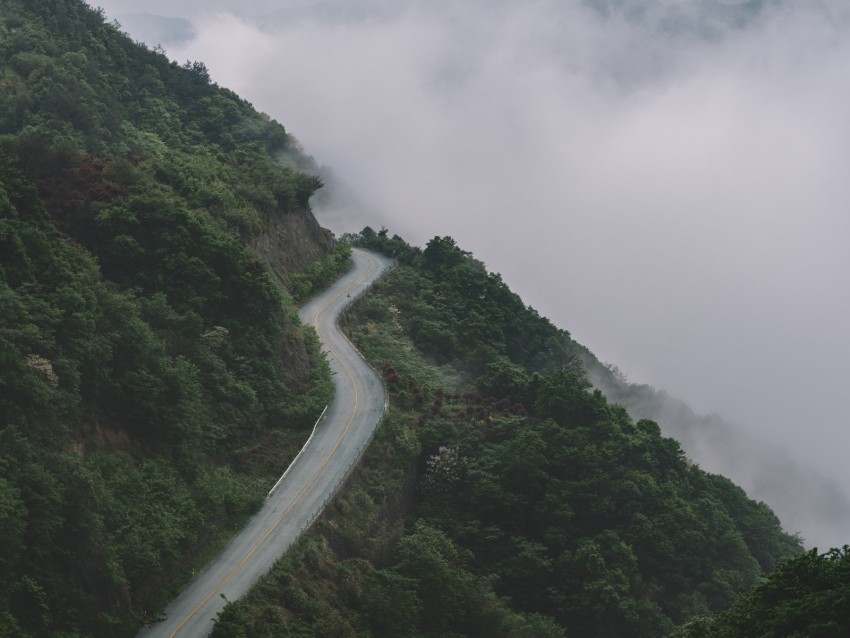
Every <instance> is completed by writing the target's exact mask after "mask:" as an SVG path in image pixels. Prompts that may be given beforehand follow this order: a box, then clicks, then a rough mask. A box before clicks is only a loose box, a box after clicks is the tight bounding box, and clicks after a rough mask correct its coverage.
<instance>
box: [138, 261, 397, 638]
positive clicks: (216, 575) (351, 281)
mask: <svg viewBox="0 0 850 638" xmlns="http://www.w3.org/2000/svg"><path fill="white" fill-rule="evenodd" d="M352 261H353V267H352V269H351V270H350V271H349V272H348V273H347V274H346V275H344V276H343V277H342V278H341V279H339V280H338V281H337V282H336V283H334V284H333V285H332V286H331V287H330V288H329V289H328V290H326V291H325V292H323V293H322V294H320V295H318V296H317V297H315V298H314V299H312V300H311V301H310V302H309V303H307V304H306V305H305V306H304V307H303V308H302V309H301V310H300V311H299V313H298V314H299V316H300V317H301V320H302V321H303V322H304V323H309V324H311V325H312V326H313V327H314V328H315V329H316V331H317V332H318V334H319V337H320V338H321V340H322V343H323V348H324V350H325V351H326V352H327V353H328V357H329V361H330V366H331V370H332V372H333V373H334V374H333V378H334V384H335V386H336V392H335V395H334V399H333V402H332V403H331V404H330V406H329V407H328V409H327V412H326V413H325V416H324V418H323V419H322V420H321V422H320V423H319V424H318V426H317V427H316V431H315V436H314V437H313V439H312V440H311V441H310V443H309V445H308V446H307V447H306V448H305V449H304V451H303V454H301V455H300V456H299V457H298V459H297V461H296V462H295V463H294V464H293V466H292V468H291V469H290V471H289V473H288V474H287V476H286V479H285V480H284V481H283V482H281V484H280V485H279V486H278V487H277V489H276V490H275V491H274V493H273V494H272V495H271V496H270V497H269V498H268V499H267V501H266V503H265V505H264V506H263V508H262V509H261V510H260V511H259V512H258V513H257V514H256V515H254V517H253V518H251V520H250V521H249V522H248V524H247V525H246V526H245V527H244V528H243V529H242V531H241V532H240V533H239V534H238V536H236V537H235V538H234V539H233V540H232V541H231V542H230V544H229V545H228V546H227V547H226V548H225V550H224V551H223V552H222V553H221V555H219V556H218V558H216V559H215V560H214V561H213V562H212V563H211V564H210V565H209V567H207V568H206V570H204V572H203V573H201V574H200V575H199V576H198V577H197V578H196V579H195V581H194V582H192V584H191V585H189V587H187V588H186V589H185V590H184V591H183V593H181V594H180V595H179V596H178V597H177V598H176V599H175V600H174V601H173V602H172V603H171V604H170V605H169V606H168V608H167V609H166V610H165V614H166V617H167V618H166V620H163V621H161V622H158V623H156V624H154V625H152V626H151V627H149V628H147V629H144V630H143V631H142V632H141V633H140V634H139V637H145V638H154V637H156V638H160V637H167V638H177V637H178V636H179V637H181V638H182V637H185V638H190V637H191V638H198V637H203V636H207V635H208V634H209V633H210V632H211V631H212V628H213V622H214V619H215V617H216V614H218V612H220V611H221V610H222V608H223V607H224V605H225V603H226V600H236V599H238V598H240V597H242V596H243V595H244V594H245V593H246V592H247V591H248V589H250V587H251V586H252V585H253V584H254V583H255V582H256V581H257V580H259V578H261V577H262V576H263V575H265V574H266V573H267V572H268V571H269V569H270V568H271V566H272V565H273V564H274V562H275V561H276V560H277V559H278V558H280V557H281V556H282V555H283V554H284V553H285V552H286V550H287V549H289V547H290V546H291V545H292V544H293V543H294V542H295V540H296V539H297V538H298V537H299V536H300V535H301V533H302V532H303V531H304V529H305V528H306V527H307V526H308V525H309V524H310V523H311V522H312V521H313V519H314V518H315V517H316V515H317V514H318V512H319V511H320V510H321V508H322V507H323V506H324V504H325V503H326V502H327V500H328V499H329V498H330V497H331V496H332V495H333V493H334V491H335V490H336V488H337V487H338V486H339V484H340V483H341V481H342V480H343V479H344V478H345V476H346V475H347V473H348V470H349V469H350V468H351V466H352V465H353V464H354V463H355V462H356V461H357V459H358V458H359V457H360V455H361V453H362V451H363V449H364V448H365V446H366V444H367V443H368V442H369V439H370V438H371V435H372V432H373V431H374V429H375V426H376V425H377V424H378V421H379V420H380V418H381V416H382V414H383V412H384V409H385V407H386V400H387V398H386V390H385V389H384V386H383V383H382V382H381V379H380V377H378V375H377V374H376V373H375V371H374V370H373V369H372V368H370V367H369V365H368V364H367V363H366V362H365V361H364V360H363V358H362V357H361V356H360V355H359V354H358V352H357V351H356V350H355V349H354V347H353V346H352V345H351V343H350V342H349V341H348V339H346V338H345V336H344V335H343V334H342V331H341V330H340V329H339V328H338V327H337V320H338V318H339V314H340V313H341V312H342V311H343V309H344V308H345V306H346V305H347V304H348V303H349V302H350V301H351V299H353V298H355V297H356V296H357V295H359V294H360V293H361V292H363V291H364V290H365V289H366V288H367V287H368V286H369V284H371V283H372V282H373V281H374V280H375V279H377V278H378V277H380V275H381V274H382V273H383V272H384V271H385V270H386V268H387V267H389V265H390V263H391V261H390V260H389V259H388V258H386V257H384V256H382V255H378V254H375V253H372V252H368V251H365V250H362V249H357V248H355V249H354V250H353V255H352ZM317 416H318V415H317ZM269 487H271V486H269Z"/></svg>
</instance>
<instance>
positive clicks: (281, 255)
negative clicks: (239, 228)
mask: <svg viewBox="0 0 850 638" xmlns="http://www.w3.org/2000/svg"><path fill="white" fill-rule="evenodd" d="M252 243H253V246H254V248H255V249H256V250H257V252H258V253H259V254H260V256H261V257H262V258H263V259H264V260H265V262H266V263H267V264H268V266H269V270H271V272H272V274H273V275H274V277H275V279H276V280H277V282H278V283H279V284H280V285H284V286H285V285H286V282H287V281H289V277H290V275H291V274H292V273H294V272H297V271H299V270H303V269H304V268H306V267H307V266H308V265H310V264H311V263H313V262H315V261H318V260H319V259H321V258H322V257H324V256H325V255H327V254H328V253H329V252H330V251H331V250H332V249H333V247H334V244H335V240H334V237H333V233H331V231H329V230H328V229H326V228H322V227H321V226H319V222H318V221H316V218H315V217H314V216H313V213H312V212H311V211H310V209H309V207H308V208H303V209H300V210H295V211H289V212H286V213H280V214H278V215H275V216H274V217H273V218H272V219H271V220H269V222H268V223H267V224H266V226H265V228H264V229H263V230H262V232H261V233H260V234H259V235H258V236H257V237H256V238H255V239H254V240H253V242H252Z"/></svg>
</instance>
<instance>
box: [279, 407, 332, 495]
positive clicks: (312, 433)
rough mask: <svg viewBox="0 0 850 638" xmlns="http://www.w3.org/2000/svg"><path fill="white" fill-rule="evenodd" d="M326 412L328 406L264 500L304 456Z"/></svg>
mask: <svg viewBox="0 0 850 638" xmlns="http://www.w3.org/2000/svg"><path fill="white" fill-rule="evenodd" d="M327 411H328V406H325V409H324V410H322V413H321V414H320V415H319V418H318V419H316V424H315V425H314V426H313V431H312V432H310V436H309V437H307V441H306V442H305V443H304V446H303V447H302V448H301V450H300V451H299V452H298V454H296V455H295V458H294V459H292V463H290V464H289V467H288V468H286V470H285V471H284V473H283V474H282V475H281V477H280V478H279V479H278V480H277V483H275V484H274V486H273V487H272V489H270V490H269V493H268V494H266V498H269V497H270V496H271V495H272V494H273V493H274V491H275V490H276V489H277V488H278V486H279V485H280V484H281V483H283V479H285V478H286V475H287V474H289V470H291V469H292V468H293V467H294V466H295V464H296V463H297V462H298V459H300V458H301V455H302V454H304V450H306V449H307V446H308V445H310V441H312V440H313V437H314V436H316V428H317V427H319V421H321V420H322V418H323V417H324V416H325V412H327Z"/></svg>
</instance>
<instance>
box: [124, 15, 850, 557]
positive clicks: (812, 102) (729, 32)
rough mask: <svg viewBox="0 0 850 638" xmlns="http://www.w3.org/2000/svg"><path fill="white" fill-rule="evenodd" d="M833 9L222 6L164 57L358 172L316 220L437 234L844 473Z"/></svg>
mask: <svg viewBox="0 0 850 638" xmlns="http://www.w3.org/2000/svg"><path fill="white" fill-rule="evenodd" d="M117 2H118V0H116V4H117ZM244 4H248V5H250V4H251V3H243V5H244ZM843 5H844V3H843V2H842V1H841V0H834V1H828V0H820V1H818V0H812V1H809V2H802V1H792V0H789V1H785V2H782V1H780V0H773V1H770V0H762V1H758V0H753V2H749V3H741V2H732V1H731V0H727V1H725V2H718V1H714V0H693V1H691V2H670V1H667V2H663V3H661V2H658V3H651V2H645V1H643V0H641V1H638V0H607V1H606V0H584V1H580V0H575V1H573V2H555V1H554V0H535V1H532V2H520V1H519V0H503V1H501V2H495V3H494V2H484V1H483V0H470V1H469V2H464V3H451V2H446V1H441V0H436V1H433V0H432V1H429V2H426V1H425V0H408V1H407V2H402V1H398V2H381V1H378V0H373V1H366V0H360V1H357V0H354V1H349V2H346V3H341V2H319V3H303V2H302V3H292V2H290V3H281V2H277V3H275V2H267V3H258V4H257V5H253V6H249V7H247V8H246V7H245V6H242V5H239V6H237V5H236V3H231V2H226V1H224V0H219V1H218V2H213V3H210V2H205V3H203V5H201V4H200V3H199V4H198V8H197V9H194V8H193V7H192V5H191V4H190V3H187V4H185V5H181V11H182V13H181V15H180V16H177V17H185V18H189V19H190V20H191V21H192V23H193V25H194V28H195V32H196V37H195V38H194V39H193V40H192V41H191V42H190V43H188V44H187V45H186V46H184V47H181V48H179V49H178V48H174V49H171V50H170V51H169V53H170V54H171V55H173V56H174V57H175V58H177V59H179V60H185V59H187V58H191V59H199V60H203V61H204V62H205V63H206V64H207V66H208V67H209V68H210V70H211V73H212V76H213V78H214V79H215V80H216V81H217V82H219V83H220V84H222V85H225V86H228V87H229V88H232V89H234V90H235V91H237V92H238V93H240V94H241V95H243V96H244V97H246V98H247V99H249V100H250V101H251V102H253V103H254V105H255V106H257V107H258V108H259V109H261V110H264V111H266V112H268V113H269V114H271V115H272V116H273V117H275V118H276V119H278V120H280V121H281V122H283V123H284V124H285V125H286V126H287V128H288V129H289V130H290V131H291V132H293V133H294V134H295V135H296V137H298V138H299V140H300V141H301V142H302V143H303V144H304V146H305V147H306V149H307V150H308V152H310V153H311V154H313V155H314V156H315V157H316V159H317V160H318V161H319V162H320V163H323V164H327V165H330V166H331V167H333V169H334V170H335V172H336V173H337V174H338V175H340V176H342V178H344V179H345V180H346V181H347V182H348V183H349V184H350V185H352V187H353V188H355V189H356V190H357V193H358V195H359V200H360V201H361V202H363V203H365V206H367V207H368V208H366V209H365V210H364V209H363V208H362V207H354V206H349V205H348V204H347V202H346V201H337V202H335V203H333V205H332V206H331V207H330V208H326V209H324V210H319V211H318V213H319V216H320V220H323V221H324V222H325V223H326V224H329V225H331V226H332V227H333V229H334V230H337V231H346V230H358V229H359V228H360V227H362V226H363V225H364V224H367V223H368V224H370V225H372V226H380V225H381V224H385V225H386V226H387V227H389V228H390V230H391V231H392V232H396V233H399V234H400V235H402V236H403V237H405V238H406V239H408V240H410V241H412V242H414V243H419V244H422V243H424V242H425V241H427V240H428V239H429V238H430V237H432V236H433V235H436V234H440V235H446V234H449V235H452V236H454V237H455V238H456V239H457V240H458V242H459V243H460V245H462V246H463V247H464V248H467V249H469V250H472V251H473V252H475V254H476V255H477V256H478V257H480V258H481V259H483V260H484V261H485V263H487V265H488V266H489V267H490V268H491V269H492V270H496V271H499V272H501V273H502V275H503V276H504V278H505V280H506V281H507V282H508V283H509V284H510V285H511V286H512V287H513V288H514V289H515V290H517V291H518V292H519V293H520V294H521V295H522V296H523V298H524V299H525V300H526V301H527V302H529V303H531V304H532V305H533V306H535V307H536V308H537V309H538V310H540V311H541V312H542V313H543V314H545V315H547V316H549V317H550V318H551V319H552V320H553V321H554V322H555V323H556V324H558V325H559V326H561V327H564V328H566V329H568V330H570V331H571V333H572V334H573V336H574V337H575V338H576V339H577V340H579V341H580V342H582V343H584V344H585V345H587V346H588V347H590V348H591V349H592V350H593V351H594V352H595V353H597V355H598V356H599V357H600V358H601V359H602V360H606V361H613V362H615V363H616V364H617V365H618V366H619V367H620V368H621V369H623V370H625V371H626V372H627V373H628V374H629V376H630V377H631V378H632V379H634V380H636V381H640V382H647V383H651V384H653V385H655V386H657V387H662V388H665V389H666V390H668V391H669V392H670V393H671V394H674V395H677V396H680V397H682V398H684V399H686V400H687V401H688V402H690V403H691V404H692V405H693V406H694V407H695V408H696V409H697V410H699V411H703V412H712V411H717V412H721V413H723V414H724V415H725V416H726V417H727V418H728V419H729V420H731V421H733V422H736V423H740V424H742V425H743V426H746V427H748V428H750V429H751V430H753V431H754V432H755V433H756V434H757V435H759V436H764V437H768V438H770V439H771V440H772V441H774V442H775V443H778V444H781V445H783V446H784V447H786V448H787V449H788V450H790V451H791V453H792V454H793V455H794V456H795V458H797V459H798V460H803V461H807V462H810V463H815V464H817V466H818V467H819V468H821V470H822V471H824V472H826V473H828V474H830V475H831V476H832V477H834V478H835V479H836V480H837V481H838V482H839V484H840V485H843V486H847V485H850V469H848V466H847V464H846V463H845V462H844V459H843V456H844V449H845V448H846V446H847V444H848V442H850V441H848V438H850V435H848V434H847V433H846V428H845V422H846V417H845V415H844V405H843V403H844V396H845V393H846V391H847V390H846V389H847V387H848V382H850V336H848V332H847V330H846V326H847V325H850V293H848V287H847V283H846V282H847V281H848V280H850V252H848V251H847V249H846V241H847V239H846V238H847V237H849V236H850V216H848V215H847V214H846V206H847V203H848V201H850V197H849V196H850V180H847V178H846V176H845V174H844V173H845V171H846V167H847V166H848V165H850V156H849V155H850V120H848V119H847V116H846V114H847V113H848V112H850V91H848V89H847V78H848V77H850V38H848V37H847V36H848V9H846V8H845V7H844V6H843ZM163 7H165V4H164V3H163ZM119 8H120V7H119ZM107 10H108V11H112V9H111V8H110V7H107ZM148 10H151V11H156V10H157V8H155V7H148ZM162 11H163V12H164V14H165V15H172V14H171V13H169V12H168V11H167V10H166V8H163V9H162ZM802 531H804V533H808V535H810V536H811V535H812V534H811V533H810V532H809V530H802ZM847 532H848V535H850V530H847ZM816 533H817V532H816V531H815V534H816ZM847 540H848V539H847V538H846V537H845V538H838V537H830V538H829V539H828V542H829V543H831V544H842V543H844V542H847ZM821 542H822V543H823V542H826V541H824V540H823V539H821Z"/></svg>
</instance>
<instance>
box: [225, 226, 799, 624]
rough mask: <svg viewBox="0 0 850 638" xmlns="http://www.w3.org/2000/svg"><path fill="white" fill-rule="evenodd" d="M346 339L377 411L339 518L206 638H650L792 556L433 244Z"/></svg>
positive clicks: (723, 488)
mask: <svg viewBox="0 0 850 638" xmlns="http://www.w3.org/2000/svg"><path fill="white" fill-rule="evenodd" d="M349 239H350V240H352V241H355V242H357V243H360V244H363V245H367V246H369V247H371V248H373V249H377V250H381V251H384V252H386V253H388V254H391V255H393V256H395V257H396V258H397V260H398V266H397V267H396V268H395V269H394V270H393V271H392V272H391V273H390V274H389V275H388V276H387V277H386V278H384V279H383V280H381V281H379V282H378V283H377V284H376V285H375V286H374V288H373V290H372V291H371V292H370V293H369V294H368V295H366V296H365V297H364V298H363V299H362V300H361V301H359V302H358V303H357V304H356V305H355V306H354V308H353V309H352V311H351V313H350V315H349V317H348V319H347V322H346V325H347V329H348V330H349V332H350V334H351V336H352V339H353V340H354V341H355V343H356V344H357V345H358V346H359V347H360V348H361V349H362V350H363V352H364V353H365V354H366V356H367V357H368V358H369V359H370V360H371V361H372V362H373V364H375V365H376V366H378V367H379V368H381V369H382V370H383V371H384V375H385V378H386V380H387V382H388V384H389V387H390V390H391V392H392V401H391V403H392V410H391V413H390V415H389V416H388V418H387V419H386V420H385V423H384V425H383V426H382V427H381V429H380V430H379V433H378V436H377V438H376V441H375V443H374V444H373V447H372V449H371V450H370V452H369V454H368V456H367V458H366V460H365V462H364V464H363V467H362V468H360V470H359V471H358V473H357V474H356V475H355V476H354V478H353V479H352V481H351V484H350V485H349V487H348V488H347V489H346V490H345V492H344V493H343V494H342V495H341V497H340V498H339V502H338V503H337V504H336V505H335V506H334V507H333V508H331V510H330V511H329V512H327V513H326V515H325V516H324V518H323V519H322V520H321V521H320V523H319V524H318V525H317V527H316V529H315V530H314V532H313V533H311V534H310V535H308V537H307V538H306V539H305V540H304V541H303V542H302V543H301V544H300V545H299V547H298V548H296V549H295V551H293V552H292V553H291V554H290V555H288V556H287V557H285V558H284V559H283V560H282V561H281V563H280V564H279V565H278V566H277V567H276V568H275V570H274V572H273V573H272V575H271V576H270V577H269V578H268V579H267V580H266V581H265V582H264V583H263V584H261V585H260V586H259V587H258V588H257V589H256V590H255V591H254V593H253V594H252V595H251V596H249V598H248V599H247V600H246V601H245V602H244V603H237V604H232V605H230V606H229V607H228V608H227V609H226V610H225V612H224V613H223V614H222V618H221V621H220V622H219V624H218V627H217V630H216V635H219V636H252V637H253V636H288V635H298V636H302V635H303V636H330V635H351V636H354V635H373V636H388V637H389V636H482V637H484V636H487V637H491V636H564V635H566V636H589V637H592V636H606V637H609V636H610V637H612V638H613V637H624V636H635V637H642V638H643V637H650V636H661V635H665V634H667V633H669V632H670V631H671V630H673V628H674V627H676V626H678V625H681V624H682V623H684V622H686V621H688V619H691V618H694V617H699V616H701V615H703V614H706V613H709V612H711V611H712V610H718V609H725V608H727V607H728V606H729V605H730V604H731V603H732V601H733V600H735V598H736V596H738V595H739V594H740V593H741V592H744V591H747V590H748V589H749V588H750V587H752V586H753V585H755V584H756V583H758V582H759V580H760V578H761V577H762V575H763V574H764V573H766V572H768V571H770V570H772V569H773V568H774V567H775V566H776V565H777V564H778V563H779V562H780V561H781V560H783V559H784V558H788V557H791V556H794V555H796V554H799V553H800V551H801V546H800V543H799V540H798V539H796V538H795V537H792V536H789V535H788V534H786V533H784V532H783V531H782V529H781V526H780V524H779V521H778V520H777V519H776V517H775V516H774V514H773V513H772V512H771V511H770V509H769V508H768V507H766V506H765V505H764V504H761V503H756V502H754V501H752V500H750V499H748V498H747V496H746V494H744V492H743V491H742V490H741V489H740V488H738V487H736V486H735V485H734V484H732V483H731V482H730V481H729V480H727V479H725V478H723V477H721V476H716V475H711V474H708V473H706V472H704V471H702V470H701V469H700V468H699V467H697V466H695V465H693V464H692V463H690V462H689V461H688V460H687V459H686V458H685V456H684V454H683V453H682V450H681V448H680V447H679V445H678V443H676V442H675V441H674V440H672V439H669V438H665V437H663V436H662V435H661V433H660V430H659V428H658V426H657V425H656V424H655V423H654V422H652V421H649V420H640V421H637V422H635V421H634V420H633V419H631V418H630V417H629V415H628V414H627V412H626V410H625V409H624V408H622V407H620V406H617V405H615V404H612V403H609V402H608V401H607V400H606V398H605V397H604V396H603V395H602V394H601V392H599V391H598V390H593V389H592V388H591V386H590V384H589V382H588V381H587V378H586V374H585V370H584V367H583V365H582V363H581V356H582V355H583V354H585V353H586V351H585V350H584V349H583V348H581V346H579V345H578V344H576V343H575V342H573V341H572V339H571V338H570V336H569V334H568V333H567V332H565V331H563V330H559V329H557V328H556V327H554V326H553V325H552V324H551V323H550V322H549V321H548V320H546V319H545V318H543V317H541V316H539V315H538V314H537V313H536V312H535V311H533V310H532V309H530V308H528V307H526V306H525V305H524V304H523V302H522V300H521V299H520V298H519V297H518V296H517V295H516V294H514V293H513V292H511V291H510V290H509V289H508V287H507V286H506V285H505V284H504V282H502V281H501V278H500V277H499V276H498V275H495V274H492V273H488V272H487V270H486V268H485V267H484V265H483V264H482V263H481V262H479V261H477V260H476V259H474V258H473V257H472V256H471V255H470V254H469V253H466V252H464V251H463V250H461V249H460V248H459V247H458V246H457V245H456V244H455V242H454V241H453V240H452V239H451V238H448V237H442V238H441V237H436V238H434V239H433V240H432V241H430V242H429V243H428V245H427V247H426V248H425V249H424V250H419V249H417V248H414V247H411V246H409V245H407V244H406V243H405V242H403V241H402V240H401V239H400V238H398V237H393V238H390V237H388V235H387V233H386V231H381V232H380V233H375V232H374V231H372V230H371V229H368V228H367V229H365V230H364V231H363V232H362V233H361V234H360V235H357V236H353V237H350V238H349Z"/></svg>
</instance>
